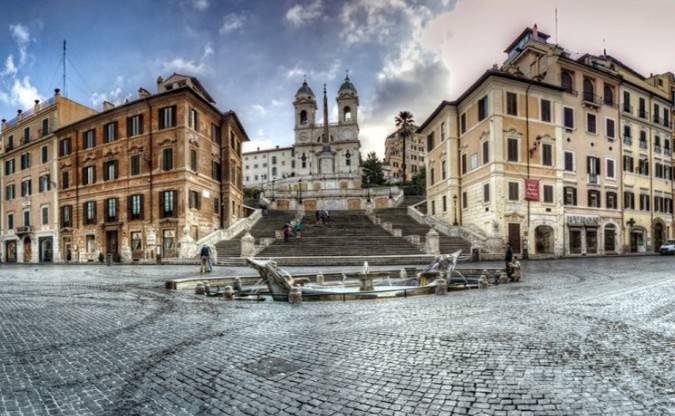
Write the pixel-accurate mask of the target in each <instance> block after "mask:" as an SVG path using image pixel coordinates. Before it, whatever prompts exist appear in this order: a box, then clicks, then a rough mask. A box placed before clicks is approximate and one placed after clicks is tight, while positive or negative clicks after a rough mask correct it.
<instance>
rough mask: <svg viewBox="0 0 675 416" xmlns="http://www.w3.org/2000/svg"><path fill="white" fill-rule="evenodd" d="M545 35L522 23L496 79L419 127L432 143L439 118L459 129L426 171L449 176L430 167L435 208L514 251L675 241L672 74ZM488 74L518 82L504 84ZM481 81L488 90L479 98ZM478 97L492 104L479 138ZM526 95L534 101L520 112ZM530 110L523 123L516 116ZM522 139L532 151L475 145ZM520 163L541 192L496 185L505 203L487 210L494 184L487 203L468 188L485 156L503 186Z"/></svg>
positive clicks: (618, 249) (570, 251)
mask: <svg viewBox="0 0 675 416" xmlns="http://www.w3.org/2000/svg"><path fill="white" fill-rule="evenodd" d="M548 37H549V36H548V35H546V34H545V33H542V32H540V31H539V30H538V28H537V27H536V25H535V26H534V27H533V28H527V29H525V30H524V31H523V32H522V33H521V34H520V35H519V36H518V37H517V38H516V39H515V40H514V41H513V42H512V43H511V44H510V45H509V46H508V47H507V49H506V50H505V52H506V54H507V59H506V61H505V62H504V64H503V66H502V67H501V69H500V70H494V71H491V74H492V75H490V76H488V79H485V76H483V78H481V80H479V81H478V83H477V84H480V85H477V84H474V85H473V86H472V87H471V89H470V90H469V91H468V92H467V93H465V94H464V95H463V96H462V97H461V98H460V99H459V100H457V101H455V102H452V103H444V104H442V105H441V106H440V107H439V109H438V110H437V111H436V112H435V113H434V114H432V116H431V117H430V118H429V119H427V121H425V122H424V123H423V124H422V126H421V127H420V129H419V130H418V133H420V135H421V136H422V137H427V140H428V141H429V140H431V141H433V140H434V138H435V137H438V136H439V134H438V133H437V132H435V131H434V130H433V129H434V126H436V128H438V129H440V126H438V124H439V123H440V122H442V121H445V122H446V123H447V125H448V126H450V127H449V128H450V135H451V136H450V141H449V144H448V145H447V146H446V147H447V148H445V149H444V148H443V147H441V149H439V148H438V145H439V143H434V150H433V151H432V152H431V153H430V154H429V155H427V165H428V172H429V170H431V169H433V170H434V171H435V172H436V176H437V172H438V171H439V169H440V171H441V172H442V174H441V176H442V177H441V179H442V180H441V182H435V181H434V176H433V174H432V175H429V173H428V175H429V176H430V179H431V180H432V182H430V183H429V187H428V194H429V196H428V199H429V200H428V210H429V208H430V210H431V213H432V215H434V216H436V217H439V218H441V219H443V220H444V221H445V222H446V223H448V224H454V223H455V222H457V223H458V224H462V225H463V226H464V227H469V228H475V229H476V230H477V231H478V232H480V233H484V234H485V235H487V236H488V237H490V236H491V237H495V238H500V239H501V240H502V242H506V241H510V242H511V243H512V244H513V245H514V247H516V251H521V250H523V251H524V250H527V251H528V253H529V254H531V255H568V256H575V255H579V256H582V255H583V256H585V255H603V254H618V253H624V252H633V253H644V252H648V251H654V250H657V249H658V247H659V246H660V244H661V242H662V241H664V240H665V239H667V238H673V197H672V195H673V183H672V176H673V173H672V170H673V162H672V158H671V154H672V147H673V140H672V137H673V123H672V115H673V95H674V93H673V91H674V89H673V76H672V74H670V73H668V74H663V75H657V76H651V77H650V78H647V77H644V76H642V75H640V74H639V73H637V72H636V71H634V70H632V69H630V68H629V67H627V66H626V65H624V64H623V63H621V62H620V61H618V60H617V59H615V58H613V57H611V56H609V55H606V54H604V55H602V56H592V55H588V54H586V55H581V56H575V55H574V54H572V53H570V52H568V51H566V50H565V49H563V48H561V47H560V46H558V45H553V44H549V43H548V42H547V39H548ZM490 78H495V79H497V78H502V79H508V80H509V81H508V82H505V81H503V82H502V83H501V84H500V83H495V82H489V80H490ZM532 83H534V84H532ZM502 84H503V85H502ZM520 84H522V85H526V86H525V89H524V90H522V88H521V90H520V91H519V90H518V88H517V86H518V85H520ZM535 85H536V87H535ZM481 88H483V89H485V91H484V92H482V93H481V92H479V93H477V94H476V91H481ZM546 88H548V90H546ZM510 89H511V90H510ZM554 91H555V92H554ZM523 94H524V97H523ZM474 99H478V100H480V99H484V100H485V103H484V104H481V103H478V102H477V104H476V105H478V106H483V107H484V109H483V110H481V111H482V117H478V119H480V120H482V121H483V122H485V120H490V124H489V126H490V128H489V129H488V128H487V127H483V129H484V132H486V133H484V134H485V136H484V137H483V138H482V139H476V138H475V137H473V138H472V137H471V128H473V125H474V123H475V119H473V118H472V112H471V111H467V110H465V109H463V108H464V107H463V106H467V105H469V106H470V105H471V102H472V101H473V100H474ZM533 100H534V101H533ZM467 101H468V102H467ZM523 102H527V103H529V104H526V105H525V107H524V108H521V106H522V103H523ZM523 116H524V118H525V123H524V125H523V124H522V123H518V122H517V121H518V120H521V119H522V118H523ZM535 120H536V121H535ZM512 121H516V122H512ZM498 123H501V124H498ZM454 125H458V126H459V136H458V138H457V140H459V146H460V147H459V149H453V148H452V145H451V143H452V142H453V140H454V138H453V136H452V134H453V132H454V130H453V126H454ZM504 125H508V126H509V127H508V128H504ZM493 129H494V132H493ZM474 134H475V133H474ZM430 135H431V138H430V137H429V136H430ZM508 135H511V136H512V137H508ZM516 138H520V139H524V140H522V141H519V142H518V145H519V146H520V145H521V144H522V143H525V147H526V148H527V149H529V150H528V151H527V152H526V154H525V159H516V158H514V157H510V156H509V155H508V154H506V155H505V154H501V155H500V154H499V153H497V152H492V153H491V154H492V155H494V156H495V157H498V159H497V160H496V161H492V160H491V159H490V158H489V157H488V158H485V159H483V158H482V157H481V152H477V151H476V148H475V142H476V141H478V142H485V143H486V144H484V145H483V146H485V148H484V149H483V148H481V149H480V150H482V151H483V153H488V152H489V150H490V149H491V147H490V146H491V145H490V143H491V141H492V140H493V139H496V140H497V141H498V143H504V145H505V146H509V144H508V143H509V140H515V139H516ZM441 143H442V140H441ZM470 143H474V145H473V147H472V145H471V144H470ZM513 143H514V144H513V146H514V149H515V146H516V145H515V141H514V142H513ZM461 146H467V147H466V148H462V147H461ZM498 147H499V146H498ZM497 150H499V149H497ZM514 151H515V150H514ZM504 156H505V157H504ZM537 157H539V160H538V161H535V160H536V158H537ZM522 160H525V165H526V167H527V172H529V173H526V174H525V176H524V177H522V178H521V179H523V180H527V179H529V180H528V181H527V182H529V184H530V185H529V186H528V187H527V188H528V189H529V190H531V191H532V192H534V191H535V189H538V191H539V195H538V197H537V198H534V197H533V198H529V200H527V201H521V202H517V200H515V201H514V202H516V203H514V204H511V203H510V200H511V196H512V195H510V194H511V193H513V195H515V189H516V188H515V185H509V184H507V187H508V186H510V187H512V191H513V192H509V190H508V189H506V188H505V187H504V186H503V185H502V188H499V185H497V187H496V189H497V191H498V192H499V193H498V194H497V195H500V196H501V199H505V200H506V204H505V206H504V207H503V208H502V207H499V206H494V207H493V206H485V201H486V200H488V197H489V195H488V190H490V189H495V188H491V187H489V186H487V187H485V190H484V196H483V205H480V204H476V201H479V202H480V198H478V192H477V189H476V187H475V186H471V185H472V184H474V183H475V182H474V181H475V180H476V179H475V178H476V175H475V173H474V169H473V168H476V167H478V169H477V172H480V171H481V167H482V166H481V164H485V165H488V166H489V165H490V164H491V163H492V164H495V165H493V167H492V168H490V169H486V168H484V169H483V171H485V173H484V178H482V180H483V181H485V182H492V181H496V182H497V184H499V182H502V181H503V180H502V178H503V177H504V176H505V175H506V178H507V180H506V181H507V182H509V179H508V178H509V173H512V172H513V171H514V170H515V171H518V168H519V165H520V164H522V163H523V162H522ZM439 163H441V165H439ZM442 163H445V164H446V165H447V166H453V167H462V168H461V172H460V173H459V174H458V175H457V176H456V177H453V176H452V175H450V176H449V177H448V178H445V176H444V175H445V173H444V172H445V170H446V168H445V167H444V166H442ZM467 164H468V165H469V168H468V169H467V168H463V166H466V165H467ZM500 165H503V168H502V169H503V170H500V168H499V166H500ZM533 166H534V168H535V169H537V171H536V173H533V170H532V169H533ZM546 168H550V170H547V169H546ZM454 171H455V169H451V172H454ZM533 179H534V181H533ZM464 195H466V198H463V196H464ZM472 195H474V197H473V198H472ZM455 197H456V199H455ZM450 198H452V204H450V205H451V206H448V204H449V201H450ZM455 201H457V205H458V207H457V209H456V210H455V209H454V207H455ZM439 204H440V206H442V208H443V209H441V210H439V208H438V207H439ZM446 207H447V209H446ZM542 207H543V208H544V209H543V210H542V209H541V208H542ZM493 210H494V211H493ZM479 213H480V214H481V215H479ZM455 214H457V215H456V216H457V218H455ZM489 221H492V222H493V224H492V225H493V228H492V229H490V227H489V226H488V222H489ZM509 230H510V231H509Z"/></svg>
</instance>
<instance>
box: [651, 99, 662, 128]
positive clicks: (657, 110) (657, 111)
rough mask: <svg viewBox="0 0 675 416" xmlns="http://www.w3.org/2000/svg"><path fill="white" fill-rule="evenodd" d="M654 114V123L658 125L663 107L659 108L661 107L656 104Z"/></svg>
mask: <svg viewBox="0 0 675 416" xmlns="http://www.w3.org/2000/svg"><path fill="white" fill-rule="evenodd" d="M653 113H654V114H653V115H652V117H653V118H654V123H657V124H658V123H659V122H660V120H659V117H660V116H661V107H659V105H658V104H657V103H654V112H653Z"/></svg>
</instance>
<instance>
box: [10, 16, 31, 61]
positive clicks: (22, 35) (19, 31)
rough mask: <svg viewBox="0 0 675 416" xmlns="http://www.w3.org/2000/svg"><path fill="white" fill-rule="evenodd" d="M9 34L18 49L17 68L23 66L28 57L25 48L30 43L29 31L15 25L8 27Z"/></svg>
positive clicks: (24, 27)
mask: <svg viewBox="0 0 675 416" xmlns="http://www.w3.org/2000/svg"><path fill="white" fill-rule="evenodd" d="M9 33H10V35H11V36H12V38H13V39H14V41H15V42H16V44H17V46H18V47H19V66H23V64H25V63H26V58H27V56H28V53H27V47H28V43H29V42H30V31H29V30H28V27H26V26H24V25H22V24H21V23H17V24H16V25H9Z"/></svg>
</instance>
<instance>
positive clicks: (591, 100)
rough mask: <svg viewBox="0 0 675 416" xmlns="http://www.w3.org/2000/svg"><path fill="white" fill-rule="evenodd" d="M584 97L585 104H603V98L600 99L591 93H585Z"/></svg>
mask: <svg viewBox="0 0 675 416" xmlns="http://www.w3.org/2000/svg"><path fill="white" fill-rule="evenodd" d="M582 97H583V98H582V99H583V102H584V104H590V105H593V106H600V104H601V103H602V97H600V96H599V95H595V94H593V93H592V92H589V91H584V92H583V94H582Z"/></svg>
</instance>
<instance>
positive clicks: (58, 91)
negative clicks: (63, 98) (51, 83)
mask: <svg viewBox="0 0 675 416" xmlns="http://www.w3.org/2000/svg"><path fill="white" fill-rule="evenodd" d="M60 95H61V88H54V96H55V97H58V96H60Z"/></svg>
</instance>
